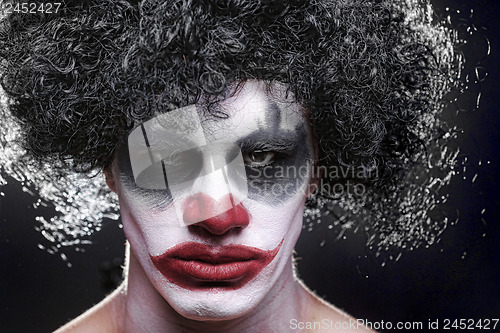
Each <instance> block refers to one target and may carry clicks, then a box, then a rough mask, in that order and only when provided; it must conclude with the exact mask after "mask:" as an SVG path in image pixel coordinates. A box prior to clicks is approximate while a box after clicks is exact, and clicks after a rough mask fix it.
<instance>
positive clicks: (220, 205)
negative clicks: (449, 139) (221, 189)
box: [183, 193, 250, 235]
mask: <svg viewBox="0 0 500 333" xmlns="http://www.w3.org/2000/svg"><path fill="white" fill-rule="evenodd" d="M235 201H236V200H234V198H233V196H232V194H228V195H226V196H224V197H222V198H221V199H219V200H215V199H213V198H212V197H210V196H208V195H206V194H203V193H198V194H196V195H193V196H191V197H190V198H188V199H187V201H186V202H185V206H184V213H183V219H184V223H185V224H186V225H196V226H199V227H202V228H204V229H206V230H207V231H208V232H210V233H211V234H215V235H223V234H225V233H226V232H227V231H229V230H231V229H233V228H244V227H246V226H247V225H248V223H249V221H250V216H249V214H248V210H247V209H246V208H245V207H244V206H243V204H242V203H241V202H239V203H238V204H236V205H235ZM236 202H238V201H236Z"/></svg>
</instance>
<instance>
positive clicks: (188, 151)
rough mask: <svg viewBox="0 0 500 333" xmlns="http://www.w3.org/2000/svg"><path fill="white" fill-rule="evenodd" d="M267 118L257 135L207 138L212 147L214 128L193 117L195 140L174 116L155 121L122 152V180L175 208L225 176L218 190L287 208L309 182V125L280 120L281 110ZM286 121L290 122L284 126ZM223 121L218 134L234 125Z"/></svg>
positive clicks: (137, 131)
mask: <svg viewBox="0 0 500 333" xmlns="http://www.w3.org/2000/svg"><path fill="white" fill-rule="evenodd" d="M271 105H273V104H271ZM188 112H194V111H193V109H191V110H188ZM263 112H265V113H263V114H264V117H263V118H260V119H262V124H260V123H259V124H257V123H253V125H252V123H248V124H249V125H250V126H252V127H254V128H256V129H255V130H254V131H253V132H250V133H245V134H242V135H241V137H240V138H237V137H236V138H235V135H234V134H235V133H234V132H228V131H221V132H220V133H221V134H220V135H219V134H217V135H214V134H215V133H217V132H207V133H208V135H209V137H210V139H211V140H210V141H208V139H207V137H206V135H207V133H205V132H206V131H210V130H212V128H211V127H207V128H205V124H204V123H203V122H202V121H200V120H198V122H199V125H196V121H195V120H196V119H195V117H194V116H192V117H191V116H190V117H189V120H190V121H191V124H190V125H189V126H188V127H187V128H188V129H190V131H189V135H186V134H185V133H184V132H183V130H180V128H181V126H180V125H179V123H178V122H176V121H173V120H172V119H170V118H168V117H167V116H168V115H160V116H158V117H157V118H153V119H152V120H150V121H148V122H145V123H144V124H142V125H140V126H139V127H137V128H136V129H135V130H134V131H132V132H131V133H130V134H129V137H128V141H127V147H123V149H121V150H120V156H119V157H120V166H119V168H120V171H121V173H122V179H123V181H124V183H125V184H126V186H127V188H129V189H130V190H132V191H133V192H134V193H136V194H137V195H139V196H141V195H142V196H144V197H147V198H156V197H158V200H160V198H161V200H160V201H162V202H172V201H175V200H176V199H175V198H176V197H179V198H183V197H185V196H187V195H189V193H190V192H191V191H194V190H196V191H204V190H205V188H204V186H202V187H200V188H197V187H196V186H197V185H194V184H195V183H196V182H197V179H202V178H203V177H208V176H210V175H212V174H215V173H216V172H222V174H223V175H224V177H223V178H219V179H217V180H215V181H220V182H222V183H221V184H220V185H217V184H215V186H216V187H223V186H228V188H233V189H234V188H238V189H239V190H241V189H242V188H244V190H243V192H240V194H242V193H243V194H244V196H248V197H249V198H250V199H253V200H256V201H262V202H266V203H270V204H275V203H280V202H284V201H286V200H288V198H290V197H292V196H295V195H296V194H297V193H298V192H299V191H302V190H303V189H304V185H305V184H306V182H307V181H308V179H309V174H310V166H311V165H312V160H311V158H312V147H311V145H310V144H309V133H308V129H307V124H306V122H305V121H300V118H298V117H295V118H292V114H290V113H287V114H280V113H279V112H280V111H279V110H278V109H277V106H276V107H275V108H273V109H272V110H270V111H269V110H267V111H263ZM284 117H290V118H286V120H285V123H283V120H284V119H285V118H284ZM193 119H194V120H193ZM288 119H293V120H292V121H293V122H295V127H293V125H292V124H294V123H293V122H292V123H291V122H288ZM217 121H221V123H220V124H218V125H217V126H215V127H214V128H224V127H225V126H232V125H233V124H232V123H231V119H230V118H229V120H228V123H224V121H225V120H217ZM256 121H260V120H259V119H258V118H256ZM167 122H170V123H175V124H176V127H175V128H174V130H171V128H170V127H166V126H165V124H166V123H167ZM238 122H239V120H237V121H236V123H234V125H233V126H237V125H238ZM181 125H182V124H181ZM290 125H292V126H290ZM221 126H222V127H221ZM222 133H226V134H222ZM227 139H229V140H227ZM226 140H227V141H226ZM228 141H229V142H228ZM221 170H222V171H221ZM203 179H206V178H203ZM214 179H216V178H214ZM224 182H225V184H223V183H224ZM212 185H213V184H212ZM212 185H210V186H212ZM229 185H230V186H229ZM179 191H180V192H179ZM158 200H156V201H158ZM153 201H155V200H154V199H153Z"/></svg>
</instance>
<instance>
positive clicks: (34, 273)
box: [0, 0, 500, 332]
mask: <svg viewBox="0 0 500 333" xmlns="http://www.w3.org/2000/svg"><path fill="white" fill-rule="evenodd" d="M433 2H434V4H435V5H436V8H437V12H438V13H445V8H446V7H450V9H451V11H452V12H454V13H455V16H456V17H458V19H457V20H456V22H458V23H459V24H460V22H462V23H461V24H464V25H469V26H470V25H474V26H476V27H477V28H478V29H479V30H478V31H479V32H478V34H479V35H483V36H487V38H488V39H489V40H490V42H491V50H492V51H491V55H490V56H488V57H485V51H484V45H485V44H484V42H481V41H482V40H483V41H484V39H481V38H477V40H476V44H477V45H475V46H471V47H477V49H478V51H477V52H476V55H477V57H476V58H475V56H471V57H469V58H468V61H469V62H468V63H466V70H469V71H471V70H473V66H482V67H484V68H486V72H487V73H488V77H487V78H486V80H485V81H484V82H482V83H480V84H478V85H476V86H474V87H472V88H471V93H472V94H471V97H470V98H469V99H470V100H469V101H468V100H467V98H463V99H462V101H461V102H460V103H462V104H461V105H458V107H459V108H464V109H468V111H463V112H459V113H458V114H457V115H456V116H455V117H454V118H453V122H454V123H456V124H457V125H458V126H459V127H460V128H462V129H464V132H465V135H462V136H461V139H460V140H461V141H460V146H461V156H468V162H467V170H466V172H465V173H462V174H461V175H460V176H457V177H455V178H453V179H452V182H451V185H450V199H449V201H448V204H447V206H446V207H445V210H447V211H448V212H450V214H451V215H453V213H454V214H459V216H460V217H459V223H458V224H456V225H454V226H450V227H448V228H447V229H446V231H445V232H444V233H443V235H442V237H441V241H440V243H438V244H435V245H433V246H431V247H430V248H422V249H417V250H413V251H406V252H404V253H403V254H402V256H401V258H400V259H399V260H398V261H391V260H386V259H388V256H389V255H391V254H392V253H385V254H382V256H380V257H378V258H377V257H376V256H375V253H374V252H373V251H370V250H368V249H367V248H366V247H365V242H366V239H365V238H364V236H363V235H360V234H352V233H351V234H346V236H347V237H346V239H340V240H338V241H335V240H334V238H335V236H336V233H335V231H331V230H327V228H326V226H327V224H328V223H327V221H324V222H323V223H322V224H320V225H318V227H316V228H315V229H314V230H313V231H312V232H307V231H304V232H303V234H302V236H301V238H300V240H299V244H298V245H297V248H296V250H297V256H298V257H299V259H298V267H299V273H300V276H301V277H302V278H303V279H304V280H305V281H306V284H307V285H308V286H310V287H311V289H313V290H315V291H317V293H318V294H319V295H320V296H323V297H324V298H325V299H327V300H328V301H330V302H332V303H333V304H335V305H336V306H338V307H340V308H343V309H344V310H346V311H347V312H349V313H350V314H352V315H353V316H355V317H357V318H363V319H367V320H370V321H372V322H375V321H376V322H380V321H382V320H383V321H385V322H388V321H390V322H392V323H396V322H397V321H404V322H423V323H424V327H427V323H428V320H432V321H435V320H436V319H440V320H441V325H442V324H443V322H444V321H443V320H444V319H446V318H448V319H451V320H454V319H486V318H500V287H499V286H498V283H500V259H499V257H500V224H499V217H500V210H499V207H500V198H499V191H498V185H499V178H498V177H497V173H498V171H499V170H498V165H499V162H500V161H499V157H498V150H497V145H498V142H500V140H499V139H500V135H499V133H498V130H497V129H498V128H499V125H500V124H499V123H500V121H499V117H498V108H499V106H500V101H499V99H498V98H497V96H499V95H500V89H499V87H500V82H499V77H500V76H499V74H500V51H499V49H498V48H499V47H500V38H499V36H500V28H499V24H498V20H500V1H496V0H489V1H488V0H483V1H472V0H467V1H451V0H447V1H444V0H441V1H433ZM471 9H473V11H474V15H473V16H472V18H469V13H470V10H471ZM456 10H460V14H456ZM464 13H465V14H464ZM472 44H474V43H472ZM466 52H472V51H471V50H470V49H469V50H466ZM470 54H473V52H472V53H470ZM467 66H468V67H467ZM471 66H472V67H471ZM476 91H481V93H482V97H481V106H480V108H479V109H478V110H472V109H473V106H474V105H475V95H474V93H475V92H476ZM473 95H474V96H473ZM472 101H473V103H472ZM479 160H482V165H481V166H479V165H478V161H479ZM486 161H490V163H489V164H488V163H487V162H486ZM475 173H478V177H477V179H476V181H475V182H474V183H473V182H472V181H471V178H472V177H473V175H474V174H475ZM464 176H465V177H466V179H465V180H464V179H463V177H464ZM0 191H2V192H4V193H5V196H0V332H50V331H52V330H54V329H56V328H57V327H59V326H60V325H62V324H64V323H65V322H67V321H68V320H69V319H71V318H74V317H76V316H77V315H79V314H81V313H82V312H83V311H84V310H86V309H87V308H89V307H91V306H92V305H93V304H95V303H97V302H99V301H100V300H101V299H102V298H103V297H104V295H105V294H106V293H109V292H110V291H111V290H112V289H113V288H114V286H115V285H116V284H117V283H118V282H119V280H120V274H121V269H120V265H121V263H122V261H123V244H124V237H123V233H122V230H121V229H120V228H119V221H105V222H104V223H103V227H102V230H101V231H100V232H97V233H95V234H94V236H93V237H92V240H93V244H92V245H90V246H86V247H85V252H77V251H75V249H67V250H65V251H64V252H65V253H66V254H67V256H68V258H69V261H70V262H71V266H72V267H68V264H67V262H66V261H64V260H62V259H61V257H60V256H59V255H58V254H56V255H51V254H49V253H48V252H46V251H44V250H40V249H39V248H38V244H39V243H44V242H45V241H44V238H43V236H42V235H41V234H40V233H39V232H38V231H36V230H35V229H34V218H35V216H37V215H38V214H39V212H37V211H35V210H34V209H33V208H32V204H33V202H34V201H35V199H34V198H33V197H32V196H31V195H29V194H27V193H25V192H23V191H22V190H21V186H20V185H19V184H18V183H16V182H14V181H11V182H10V183H9V185H7V186H5V187H3V188H2V189H0ZM483 209H485V210H484V212H483V213H482V214H481V212H482V210H483ZM384 261H386V263H385V265H383V264H382V263H383V262H384ZM497 329H498V331H500V324H499V325H498V328H497ZM393 331H396V330H393ZM424 331H427V330H426V329H424V330H420V331H419V332H424ZM439 331H442V329H440V330H439ZM433 332H436V331H433Z"/></svg>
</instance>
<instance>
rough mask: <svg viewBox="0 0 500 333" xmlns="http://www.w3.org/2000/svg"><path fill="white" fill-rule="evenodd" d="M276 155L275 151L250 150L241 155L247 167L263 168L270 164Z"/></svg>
mask: <svg viewBox="0 0 500 333" xmlns="http://www.w3.org/2000/svg"><path fill="white" fill-rule="evenodd" d="M277 155H278V152H276V151H266V150H252V151H250V152H248V153H244V154H243V161H244V163H245V165H247V166H249V167H263V166H267V165H270V164H272V163H273V162H274V161H275V160H276V157H277Z"/></svg>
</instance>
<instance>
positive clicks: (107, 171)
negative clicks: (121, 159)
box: [102, 165, 118, 193]
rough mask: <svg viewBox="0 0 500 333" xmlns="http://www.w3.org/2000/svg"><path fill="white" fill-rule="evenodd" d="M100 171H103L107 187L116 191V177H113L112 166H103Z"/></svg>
mask: <svg viewBox="0 0 500 333" xmlns="http://www.w3.org/2000/svg"><path fill="white" fill-rule="evenodd" d="M102 171H103V173H104V177H105V179H106V185H108V188H109V189H110V190H111V191H113V192H115V193H118V192H117V187H116V179H115V176H114V174H113V167H112V166H111V165H109V166H107V167H105V168H104V169H103V170H102Z"/></svg>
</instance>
